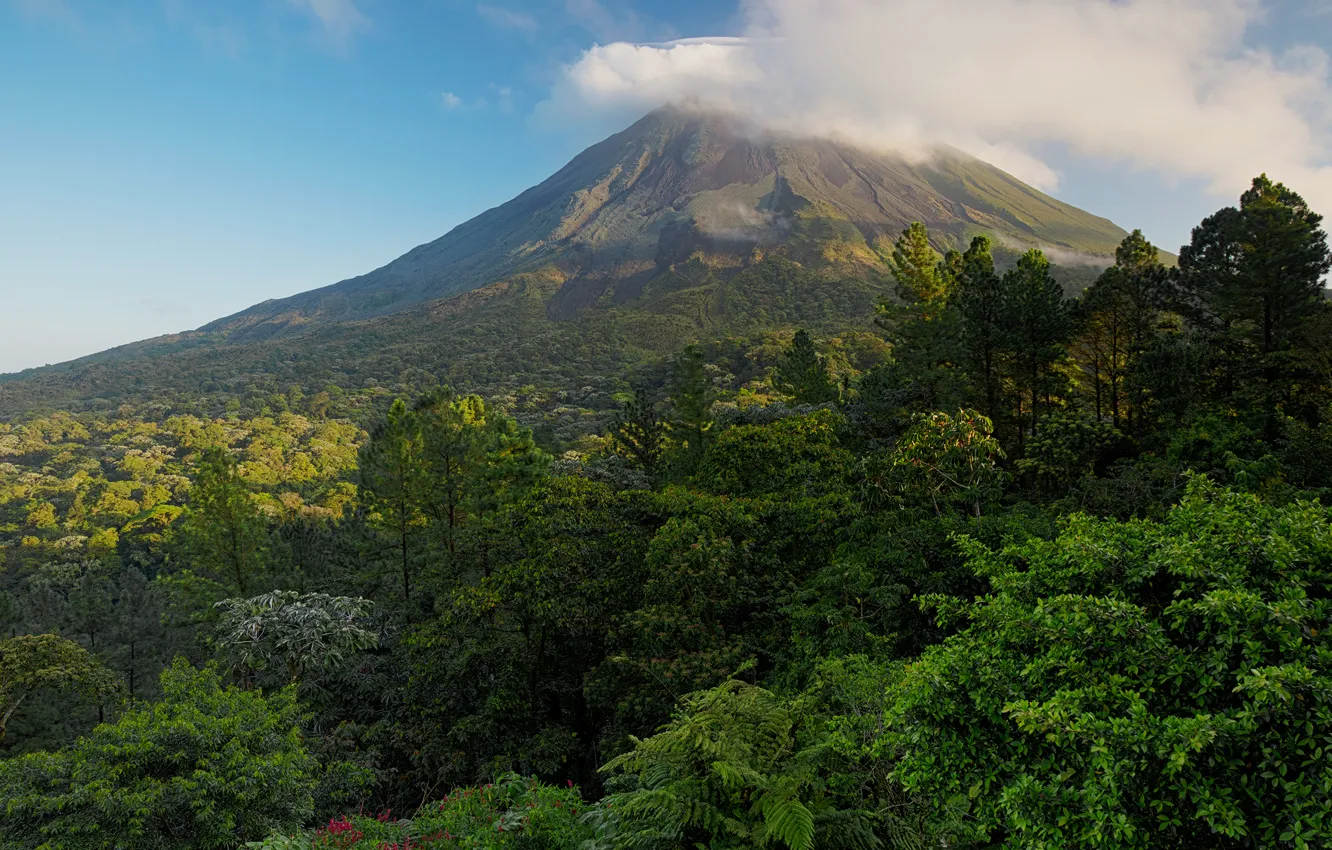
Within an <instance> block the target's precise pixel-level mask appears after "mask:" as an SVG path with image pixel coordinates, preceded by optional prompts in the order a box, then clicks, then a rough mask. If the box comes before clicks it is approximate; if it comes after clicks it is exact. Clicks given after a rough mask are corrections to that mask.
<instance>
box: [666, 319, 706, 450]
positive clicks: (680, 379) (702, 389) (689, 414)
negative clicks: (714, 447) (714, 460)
mask: <svg viewBox="0 0 1332 850" xmlns="http://www.w3.org/2000/svg"><path fill="white" fill-rule="evenodd" d="M669 387H670V403H671V418H670V419H669V420H668V421H667V427H668V431H669V433H670V436H671V438H672V439H673V440H674V441H675V444H676V446H677V447H678V448H679V450H680V457H679V462H680V463H681V464H682V466H683V468H684V469H685V470H686V471H691V470H693V469H694V467H695V466H697V464H698V461H700V460H701V459H702V457H703V453H704V452H705V451H706V450H707V445H708V441H709V439H710V437H711V432H712V425H713V418H712V403H713V402H714V401H716V398H717V394H716V390H715V389H714V388H713V386H712V381H711V380H710V379H709V378H708V374H707V370H706V369H705V366H704V361H703V349H702V348H700V347H699V346H698V345H697V344H692V345H687V346H685V349H684V351H683V352H681V354H680V356H679V357H677V358H676V360H675V366H674V370H673V372H672V374H671V380H670V385H669Z"/></svg>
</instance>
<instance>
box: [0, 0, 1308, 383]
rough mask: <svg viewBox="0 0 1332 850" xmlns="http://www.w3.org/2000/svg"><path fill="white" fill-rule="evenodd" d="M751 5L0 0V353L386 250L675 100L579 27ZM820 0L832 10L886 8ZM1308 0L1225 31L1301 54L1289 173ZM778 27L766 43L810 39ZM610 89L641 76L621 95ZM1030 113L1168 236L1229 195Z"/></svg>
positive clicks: (734, 15)
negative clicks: (610, 79)
mask: <svg viewBox="0 0 1332 850" xmlns="http://www.w3.org/2000/svg"><path fill="white" fill-rule="evenodd" d="M912 1H913V0H904V4H909V3H910V2H912ZM971 1H972V2H975V0H971ZM765 2H767V4H768V5H769V6H771V7H772V8H767V9H763V10H762V14H763V15H769V16H770V17H771V20H767V19H760V17H759V16H758V13H756V12H755V11H754V8H753V7H754V6H755V5H758V6H763V5H764V3H763V2H760V3H758V4H751V5H750V7H749V8H747V9H743V10H742V9H741V8H740V6H739V4H738V3H733V2H730V0H714V2H707V1H706V0H673V2H661V1H660V0H643V2H632V3H631V2H613V0H539V1H533V2H519V0H496V2H493V3H479V4H478V3H476V2H463V0H415V1H414V2H412V0H226V1H225V2H224V1H223V0H215V1H214V2H205V0H138V2H132V1H131V0H97V2H91V1H90V0H89V2H81V0H0V372H3V371H12V370H17V369H21V368H25V367H29V366H36V365H41V364H44V363H49V362H58V361H61V360H65V359H70V358H72V357H77V356H80V355H83V354H88V353H92V352H95V351H98V350H102V349H105V348H107V347H110V346H113V345H116V344H120V343H124V342H129V341H132V340H136V339H142V338H146V337H150V336H154V335H157V334H161V333H168V332H173V331H178V330H184V329H188V328H192V327H197V326H199V325H201V324H203V323H205V322H207V321H209V320H211V319H214V318H217V317H220V316H223V315H226V314H228V313H232V312H235V311H237V310H240V309H243V308H244V307H247V306H249V305H250V304H253V303H256V302H258V301H262V300H264V299H267V298H273V297H280V296H284V295H289V294H292V293H295V292H299V291H302V290H305V289H310V288H313V287H316V286H322V285H325V284H328V283H332V282H335V281H337V280H341V279H344V278H347V277H350V276H353V275H355V274H359V273H362V272H364V271H367V270H369V269H371V268H374V267H377V266H379V265H382V264H383V263H385V262H387V261H389V260H391V259H393V258H394V257H396V256H398V255H399V254H401V253H403V252H405V251H406V250H408V249H410V248H411V247H413V246H415V245H417V244H419V243H422V242H426V241H429V240H431V239H434V238H435V237H437V236H439V235H441V234H442V233H444V232H445V231H446V230H448V229H449V228H450V227H452V226H454V225H455V224H458V223H460V222H461V221H464V220H466V219H467V218H469V217H471V216H472V215H475V214H476V213H478V212H480V211H482V210H484V209H486V208H488V207H491V206H494V205H495V204H498V203H501V202H503V201H505V200H507V199H508V198H510V197H512V196H513V195H515V194H517V193H518V192H519V191H521V190H522V189H524V188H526V187H527V186H529V185H532V184H533V183H536V182H538V181H540V180H541V179H543V178H544V177H546V176H547V175H549V174H550V173H551V172H552V171H554V170H555V169H556V168H558V167H559V166H560V165H561V164H563V162H565V161H566V160H567V159H568V158H569V157H570V156H571V155H573V154H574V153H576V152H577V151H578V150H579V149H581V148H582V147H583V146H585V145H587V144H589V143H591V142H593V141H596V140H597V138H599V137H600V136H601V135H604V133H605V132H606V131H607V130H608V129H611V128H614V127H615V126H616V125H617V124H622V123H626V122H627V121H628V120H629V118H630V117H631V116H632V115H634V114H636V112H637V111H638V110H640V109H642V108H650V106H651V105H653V102H654V98H660V97H665V96H670V95H671V93H672V92H677V91H684V92H686V93H690V90H689V89H688V84H686V83H681V84H680V86H679V87H677V88H672V89H669V90H667V92H666V93H665V94H663V93H662V92H659V91H657V90H655V89H652V87H651V85H649V84H646V83H642V82H635V81H636V80H642V79H643V78H642V77H641V76H635V74H642V73H646V74H652V73H655V72H653V71H651V70H647V71H640V70H638V69H636V68H634V67H628V66H626V65H625V64H624V62H623V61H622V60H623V59H624V57H625V56H630V54H629V53H625V54H622V55H620V58H616V56H612V55H610V54H604V55H603V54H601V53H597V52H596V51H595V50H593V49H594V47H595V46H596V45H613V44H616V43H625V44H626V45H628V44H641V43H660V42H666V41H669V40H672V39H677V38H688V37H700V36H725V35H742V34H745V35H751V36H753V35H755V33H756V32H759V31H762V32H763V33H769V34H770V33H771V32H773V31H777V32H779V33H780V32H781V31H780V28H781V27H783V26H790V25H791V20H790V16H791V15H793V14H797V13H796V12H792V8H793V7H790V6H789V4H791V3H794V2H796V0H765ZM802 2H808V3H814V2H816V0H802ZM818 2H825V0H818ZM826 2H828V3H829V4H830V6H832V7H835V9H834V11H835V12H837V13H838V14H843V15H844V20H845V22H846V25H847V26H855V25H856V23H857V18H856V15H858V14H861V13H876V9H878V7H879V6H881V5H883V4H877V3H875V2H874V0H826ZM940 2H942V0H940ZM949 2H954V3H963V2H967V0H949ZM1003 2H1008V3H1016V2H1023V0H1003ZM1187 2H1190V3H1192V2H1194V0H1187ZM1217 2H1222V0H1217ZM1226 2H1229V0H1226ZM1234 2H1235V3H1239V4H1242V3H1244V2H1247V0H1234ZM783 4H787V5H786V8H783ZM887 5H893V4H891V3H889V4H887ZM862 7H864V8H862ZM935 8H938V6H937V5H936V6H935ZM1318 8H1319V4H1317V3H1312V2H1310V3H1305V2H1304V1H1303V0H1289V2H1286V3H1282V4H1280V5H1277V4H1270V5H1269V8H1268V10H1267V12H1266V13H1265V14H1264V15H1261V16H1253V17H1251V18H1249V19H1246V21H1245V22H1244V25H1243V27H1242V36H1241V38H1242V45H1241V46H1242V47H1243V48H1244V49H1249V48H1258V49H1261V50H1264V51H1271V52H1272V54H1273V55H1274V56H1276V57H1277V58H1278V65H1281V63H1286V64H1287V65H1288V64H1290V63H1295V64H1300V63H1304V64H1303V65H1300V69H1299V73H1300V74H1302V75H1303V76H1302V77H1301V78H1300V79H1302V80H1305V81H1306V82H1307V81H1308V80H1309V79H1313V80H1314V84H1313V85H1312V94H1310V93H1309V92H1305V91H1304V90H1303V89H1300V91H1299V92H1297V93H1296V94H1297V95H1298V97H1299V98H1303V100H1302V101H1301V102H1302V103H1303V102H1304V101H1305V100H1309V101H1311V102H1312V106H1310V105H1308V104H1305V105H1304V106H1303V107H1301V108H1303V109H1305V110H1306V112H1305V113H1304V114H1305V115H1306V117H1307V116H1311V117H1309V126H1310V127H1312V128H1313V130H1311V132H1313V133H1314V140H1313V142H1312V143H1311V144H1312V145H1314V147H1315V148H1317V150H1315V152H1314V153H1313V154H1310V153H1309V152H1308V151H1307V150H1302V151H1295V152H1286V153H1287V154H1288V155H1286V154H1283V156H1286V159H1287V160H1290V161H1292V162H1296V161H1298V164H1299V166H1300V167H1304V166H1306V165H1309V166H1317V165H1323V164H1327V161H1326V160H1324V159H1321V156H1322V153H1326V148H1324V147H1319V146H1321V145H1322V144H1323V142H1324V141H1325V136H1323V135H1320V134H1322V133H1324V132H1325V131H1326V130H1327V129H1328V127H1327V126H1326V124H1324V123H1320V122H1321V120H1322V119H1324V118H1328V113H1327V112H1326V109H1325V107H1326V101H1325V100H1324V99H1323V96H1324V95H1325V94H1326V86H1325V85H1323V86H1321V87H1320V86H1319V85H1317V82H1318V80H1319V79H1321V80H1322V81H1323V82H1324V83H1325V82H1326V68H1325V67H1319V66H1317V61H1316V60H1317V55H1316V51H1314V50H1313V49H1312V47H1310V46H1318V45H1332V15H1327V14H1319V13H1318ZM867 10H868V11H867ZM879 11H881V10H879ZM1209 14H1210V13H1209ZM783 15H786V16H787V20H785V21H783V20H782V16H783ZM829 17H835V16H829ZM892 23H893V21H891V20H889V21H888V22H887V24H886V26H891V25H892ZM1052 25H1053V24H1052ZM765 27H766V28H767V29H765ZM829 32H830V33H831V35H830V37H832V38H835V37H837V32H838V31H837V30H835V29H833V30H830V31H829ZM789 38H790V36H789V35H780V36H779V37H777V38H775V39H774V43H777V44H779V45H785V44H788V43H790V44H791V48H790V49H791V50H792V51H799V50H804V49H808V50H809V51H817V50H818V49H828V48H827V45H826V44H824V45H822V48H821V47H820V45H819V43H817V42H812V41H811V42H809V43H797V42H798V39H797V40H795V41H790V42H788V41H787V39H789ZM1217 38H1218V39H1220V40H1222V41H1224V40H1225V39H1226V38H1227V36H1225V35H1224V34H1222V35H1218V36H1217ZM1230 48H1231V49H1232V52H1233V48H1235V45H1234V44H1232V45H1230ZM1292 48H1295V52H1293V53H1292V52H1290V51H1291V49H1292ZM780 49H785V48H779V50H780ZM833 49H834V50H835V47H834V48H833ZM589 51H593V52H591V53H589ZM673 55H677V56H678V55H683V53H682V52H677V53H676V54H673ZM1310 55H1312V56H1313V59H1310V58H1309V57H1310ZM632 57H637V58H632ZM632 57H631V61H638V60H639V59H642V58H643V54H642V52H641V51H639V52H634V53H632ZM603 60H604V61H603ZM755 61H756V62H759V67H760V68H762V67H763V66H762V63H761V60H755ZM778 61H779V62H781V63H785V59H784V58H779V60H778ZM599 63H600V64H599ZM606 63H609V64H606ZM616 63H619V64H616ZM1311 63H1312V64H1311ZM1306 65H1307V66H1308V67H1306ZM603 66H604V67H610V68H611V69H612V70H613V71H614V72H615V73H616V74H620V75H621V77H622V78H623V79H622V78H621V77H616V78H615V80H616V81H617V82H616V85H617V86H619V87H618V88H615V89H614V91H611V90H609V89H603V88H599V87H598V85H599V83H589V82H588V80H589V79H591V77H590V76H589V75H586V74H584V75H582V76H581V77H580V76H579V74H578V72H579V71H580V70H604V67H603ZM654 67H655V66H654ZM782 67H785V65H784V64H783V65H782ZM1282 67H1284V65H1282ZM705 77H707V75H705ZM597 79H598V80H601V79H604V76H599V77H597ZM624 80H627V82H624ZM621 82H624V85H628V86H631V87H637V89H642V90H643V91H641V92H639V91H635V92H634V93H633V96H626V95H625V94H624V91H623V87H624V86H623V85H621ZM1277 83H1280V80H1278V81H1277ZM1296 88H1298V87H1296ZM649 89H651V90H649ZM711 89H712V86H711V81H710V79H709V91H711ZM745 91H746V94H745V96H746V97H748V96H750V95H751V94H752V96H753V97H756V98H762V97H766V96H768V95H767V94H764V93H763V92H760V91H759V90H757V89H747V90H745ZM693 94H697V92H693ZM880 94H881V95H882V96H880ZM1296 94H1292V95H1291V97H1295V96H1296ZM640 95H641V96H640ZM948 95H949V93H948V92H947V91H945V92H943V93H942V96H943V97H944V98H945V99H946V98H947V97H948ZM814 96H817V97H819V98H820V99H819V100H818V101H816V102H818V103H823V102H825V100H826V98H823V97H822V96H821V95H819V93H818V92H815V93H814ZM891 96H892V95H891V92H884V93H874V92H871V93H869V94H868V95H866V97H869V98H874V99H875V100H876V102H883V101H884V99H885V98H887V99H889V100H890V99H891ZM994 96H995V97H996V98H999V99H1005V98H1007V97H1008V95H1005V94H1004V93H1003V92H1002V91H998V92H996V93H995V95H994ZM1140 97H1143V98H1150V97H1151V93H1150V92H1142V93H1141V94H1140ZM543 104H544V106H543ZM603 107H604V108H603ZM1015 108H1017V109H1018V110H1019V111H1020V110H1021V109H1022V108H1024V107H1022V106H1021V105H1016V107H1015ZM1050 111H1051V113H1052V117H1048V116H1046V117H1042V118H1041V120H1040V121H1036V120H1026V119H1024V121H1025V123H1023V124H1022V125H1021V126H1020V127H1017V126H1016V125H1015V126H1013V127H1006V126H1001V125H999V124H995V123H994V122H990V123H989V124H987V125H986V126H985V127H983V128H981V130H978V131H977V132H978V133H980V134H981V135H985V137H986V140H987V143H988V142H989V141H993V140H994V139H993V138H992V137H995V136H996V134H997V135H998V136H1003V137H1004V138H1002V139H1000V140H999V141H1001V142H1003V143H1005V144H1008V143H1011V142H1013V141H1014V140H1015V139H1016V140H1017V142H1016V143H1018V144H1020V146H1021V149H1022V156H1024V157H1036V158H1038V159H1039V161H1040V163H1041V164H1042V167H1048V168H1049V170H1050V172H1051V173H1052V174H1054V175H1057V181H1058V182H1057V185H1056V186H1053V187H1052V188H1051V191H1052V192H1053V193H1054V194H1056V195H1057V196H1058V197H1060V198H1062V199H1064V200H1067V201H1069V202H1071V203H1074V204H1076V205H1078V206H1081V207H1084V208H1086V209H1089V210H1091V211H1094V212H1097V213H1099V214H1103V215H1107V216H1109V217H1110V218H1113V219H1114V220H1115V221H1117V222H1118V223H1120V224H1121V225H1123V226H1126V227H1130V228H1132V227H1142V228H1143V229H1144V230H1145V231H1146V232H1147V234H1148V236H1149V237H1150V238H1152V239H1154V240H1156V241H1157V242H1158V243H1159V244H1161V245H1163V246H1164V247H1167V248H1170V249H1171V250H1174V249H1175V248H1176V247H1177V246H1178V245H1179V244H1180V243H1181V242H1182V241H1183V240H1184V239H1186V238H1187V234H1188V230H1189V228H1190V227H1191V226H1192V225H1193V224H1195V223H1196V222H1197V220H1198V219H1199V218H1201V217H1202V216H1203V215H1205V214H1207V213H1208V212H1210V211H1212V210H1214V209H1216V208H1217V207H1219V206H1221V205H1222V204H1223V203H1226V202H1228V201H1229V199H1230V198H1232V197H1233V195H1227V194H1226V193H1225V192H1224V191H1220V189H1219V188H1218V187H1219V186H1221V187H1229V186H1230V185H1232V184H1233V181H1231V183H1226V182H1225V180H1224V179H1223V178H1224V177H1225V175H1220V173H1219V171H1220V169H1218V168H1211V170H1210V171H1209V170H1207V169H1206V168H1203V169H1201V170H1200V171H1199V172H1198V173H1190V170H1191V169H1190V168H1189V167H1188V163H1187V162H1185V163H1183V164H1180V162H1179V156H1178V155H1177V154H1176V153H1174V152H1172V151H1170V150H1163V151H1161V152H1158V153H1153V155H1152V156H1153V157H1155V158H1154V159H1153V158H1148V159H1145V160H1141V161H1139V160H1135V158H1134V156H1133V155H1132V154H1131V153H1130V154H1126V153H1125V151H1132V150H1133V149H1132V148H1130V147H1127V145H1129V144H1136V145H1139V146H1143V145H1144V142H1143V141H1142V138H1141V137H1135V138H1131V139H1126V140H1123V141H1122V143H1121V144H1120V146H1119V147H1115V146H1113V145H1112V146H1109V147H1106V148H1105V149H1100V148H1101V146H1100V145H1098V144H1096V143H1095V141H1094V140H1093V141H1090V142H1089V140H1088V134H1087V132H1079V133H1074V134H1061V133H1060V132H1047V131H1042V132H1040V133H1037V132H1035V131H1033V130H1031V128H1032V127H1036V126H1041V127H1044V126H1046V125H1045V123H1042V122H1047V121H1053V122H1056V123H1057V121H1058V117H1059V109H1058V108H1054V109H1052V110H1050ZM1320 116H1321V117H1320ZM1085 117H1086V116H1083V117H1077V116H1073V117H1072V118H1071V123H1077V122H1078V121H1083V119H1084V118H1085ZM921 120H922V121H924V122H926V123H927V124H928V121H929V120H930V116H929V115H928V114H925V113H922V117H921ZM1084 123H1085V122H1084ZM1327 123H1332V121H1329V122H1327ZM848 126H850V125H848ZM1088 126H1089V127H1092V128H1093V129H1094V127H1095V124H1094V123H1092V124H1088ZM1199 126H1218V127H1224V126H1226V125H1224V123H1222V124H1214V125H1213V124H1200V125H1199ZM962 130H965V131H966V132H967V138H971V137H972V136H971V134H970V133H971V131H970V129H969V128H965V127H959V126H953V125H949V127H948V131H949V133H951V134H952V135H951V136H948V138H949V139H950V140H951V139H952V138H957V137H958V136H957V133H958V132H960V131H962ZM1186 130H1187V128H1184V130H1181V132H1184V131H1186ZM981 131H983V132H981ZM1089 132H1090V131H1089ZM1162 132H1163V133H1168V132H1171V128H1169V127H1166V128H1163V130H1162ZM1218 135H1220V134H1218ZM1286 135H1289V134H1288V133H1287V134H1286ZM977 138H979V135H978V136H977ZM1260 141H1261V140H1260ZM1208 143H1209V142H1208V140H1205V139H1200V140H1197V144H1199V145H1206V144H1208ZM1146 146H1147V147H1151V145H1146ZM1320 151H1321V153H1320ZM996 155H998V154H996ZM1172 157H1173V158H1172ZM1311 159H1312V160H1316V161H1310V162H1306V160H1311ZM1301 173H1303V172H1301ZM1309 173H1311V174H1313V173H1317V174H1319V175H1321V174H1322V173H1321V172H1309ZM1226 179H1228V178H1226ZM1318 179H1321V176H1319V177H1318ZM1296 188H1297V189H1298V188H1300V187H1299V186H1298V185H1297V186H1296Z"/></svg>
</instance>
